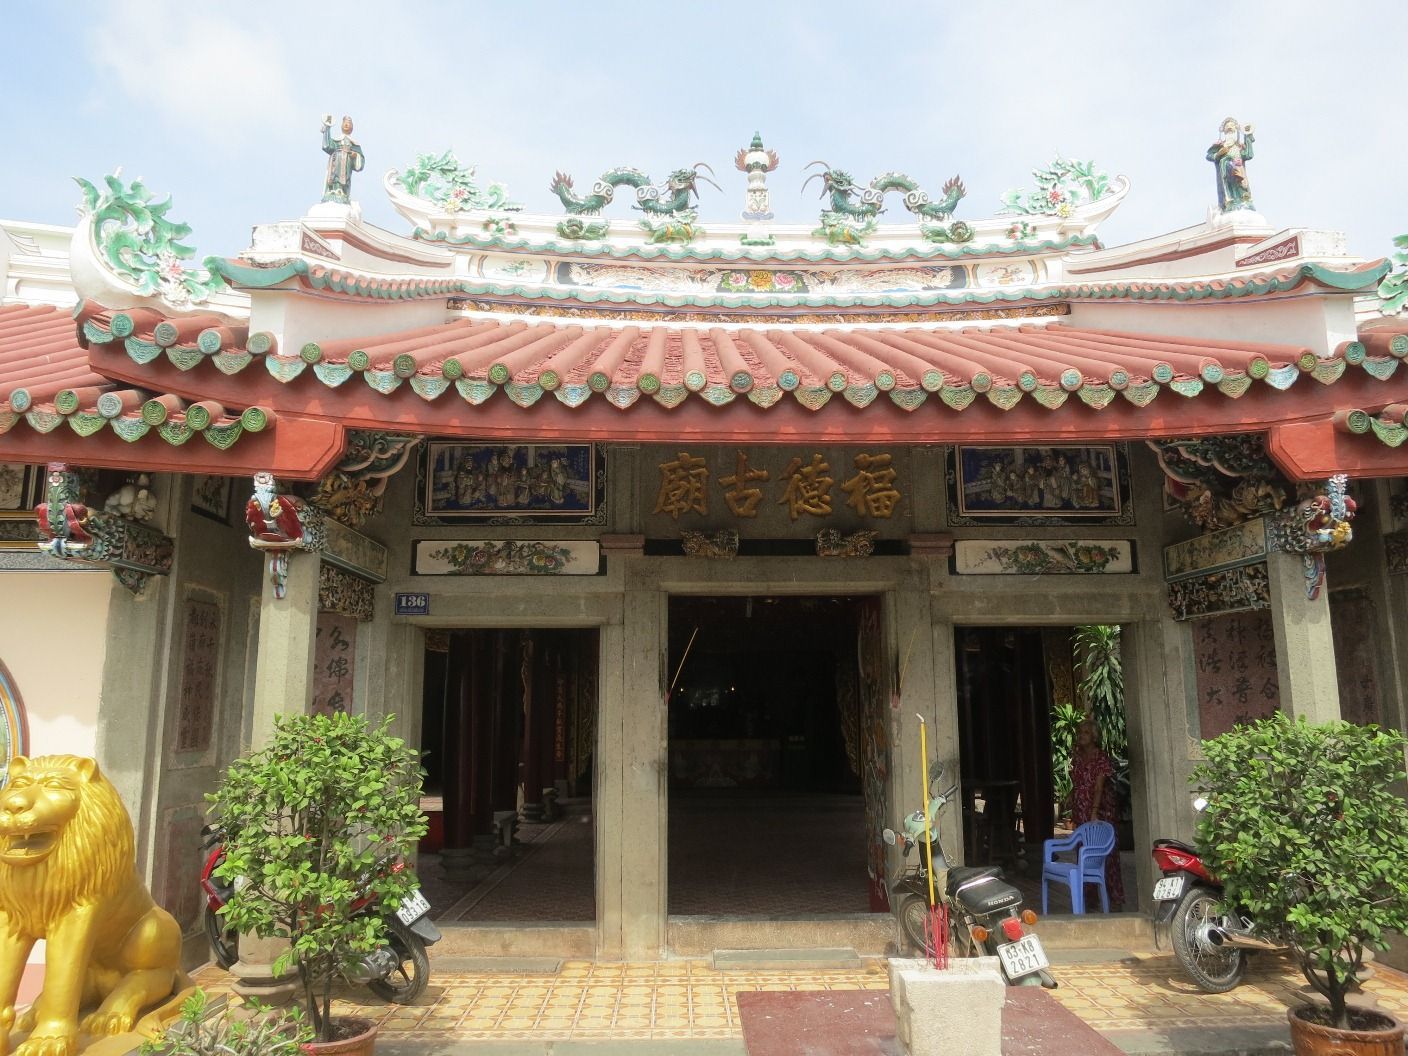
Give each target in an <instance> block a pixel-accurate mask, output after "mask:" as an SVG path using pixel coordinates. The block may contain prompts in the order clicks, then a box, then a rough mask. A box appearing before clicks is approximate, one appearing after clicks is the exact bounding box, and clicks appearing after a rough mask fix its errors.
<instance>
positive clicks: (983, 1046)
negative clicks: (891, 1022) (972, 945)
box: [890, 957, 1007, 1056]
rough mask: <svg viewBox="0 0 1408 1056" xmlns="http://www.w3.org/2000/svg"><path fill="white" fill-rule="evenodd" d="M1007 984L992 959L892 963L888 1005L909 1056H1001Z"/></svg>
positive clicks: (900, 960) (894, 960)
mask: <svg viewBox="0 0 1408 1056" xmlns="http://www.w3.org/2000/svg"><path fill="white" fill-rule="evenodd" d="M1006 996H1007V984H1006V983H1004V982H1003V981H1002V969H1001V967H1000V966H999V964H998V960H997V958H996V957H972V958H958V959H955V960H951V961H950V962H949V967H948V968H946V969H944V970H943V971H939V970H937V969H936V968H934V967H933V965H931V964H930V963H929V962H928V961H924V960H916V959H907V958H899V957H894V958H891V959H890V1003H891V1004H892V1005H893V1006H894V1009H895V1022H896V1033H897V1034H898V1036H899V1039H900V1044H901V1045H903V1046H904V1051H905V1052H906V1053H908V1054H909V1056H1000V1054H1001V1052H1002V1003H1003V1000H1004V999H1005V998H1006Z"/></svg>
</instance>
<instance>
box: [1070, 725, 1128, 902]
mask: <svg viewBox="0 0 1408 1056" xmlns="http://www.w3.org/2000/svg"><path fill="white" fill-rule="evenodd" d="M1071 791H1072V793H1073V795H1074V798H1075V809H1074V810H1073V811H1072V812H1071V820H1072V823H1073V824H1074V825H1076V826H1080V825H1083V824H1085V822H1087V821H1108V822H1109V823H1110V824H1111V825H1114V826H1116V827H1117V828H1118V825H1119V796H1118V793H1117V792H1116V790H1115V768H1114V765H1113V764H1112V763H1111V762H1110V757H1109V756H1108V755H1106V754H1105V753H1104V752H1103V751H1101V750H1100V741H1099V738H1098V737H1097V736H1096V732H1095V720H1094V719H1093V718H1091V717H1090V716H1086V718H1085V720H1084V721H1083V722H1081V724H1080V726H1079V727H1078V728H1077V730H1076V750H1075V753H1074V754H1073V756H1072V758H1071ZM1105 889H1106V891H1107V892H1108V893H1109V896H1110V911H1111V912H1118V911H1119V910H1121V909H1123V908H1124V878H1123V877H1122V876H1121V875H1120V854H1119V846H1118V844H1116V847H1115V850H1113V851H1111V852H1110V855H1109V857H1107V858H1106V859H1105Z"/></svg>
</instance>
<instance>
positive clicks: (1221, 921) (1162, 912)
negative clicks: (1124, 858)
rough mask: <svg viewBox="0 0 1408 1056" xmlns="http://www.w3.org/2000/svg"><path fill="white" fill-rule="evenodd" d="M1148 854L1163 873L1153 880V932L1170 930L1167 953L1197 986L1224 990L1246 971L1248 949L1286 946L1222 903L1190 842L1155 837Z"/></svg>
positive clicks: (1218, 883) (1217, 884) (1215, 883)
mask: <svg viewBox="0 0 1408 1056" xmlns="http://www.w3.org/2000/svg"><path fill="white" fill-rule="evenodd" d="M1153 854H1154V864H1155V865H1156V866H1157V867H1158V869H1159V871H1160V872H1161V873H1163V879H1161V880H1159V881H1158V882H1157V883H1156V884H1154V902H1155V903H1156V904H1157V905H1158V910H1157V911H1156V912H1155V914H1154V937H1155V939H1156V940H1157V939H1158V938H1159V937H1160V935H1161V934H1162V933H1163V931H1165V930H1168V929H1171V930H1172V932H1173V954H1174V956H1175V957H1176V958H1177V959H1178V963H1179V964H1180V965H1181V966H1182V967H1183V970H1184V971H1185V972H1186V973H1187V974H1188V978H1190V979H1192V980H1193V982H1194V983H1196V984H1197V985H1198V987H1199V988H1200V989H1203V990H1206V991H1207V992H1208V993H1210V994H1223V993H1226V992H1227V991H1228V990H1231V989H1233V988H1234V987H1235V986H1236V985H1237V984H1238V983H1240V982H1241V981H1242V976H1243V975H1245V974H1246V970H1247V954H1248V953H1251V952H1255V951H1258V950H1284V949H1285V948H1286V946H1285V944H1284V943H1282V942H1281V941H1279V939H1277V938H1275V937H1274V936H1269V935H1267V934H1266V933H1265V929H1258V927H1257V925H1256V923H1255V922H1253V921H1252V920H1251V919H1250V918H1249V917H1247V916H1245V915H1244V914H1242V913H1241V912H1239V911H1238V910H1237V908H1236V907H1235V906H1228V905H1227V904H1226V899H1225V896H1224V892H1223V889H1222V882H1221V881H1220V880H1218V879H1217V877H1215V876H1213V875H1212V873H1211V872H1209V870H1208V868H1207V865H1206V864H1205V863H1204V862H1203V859H1202V856H1201V855H1200V854H1199V853H1198V851H1197V849H1196V848H1194V847H1190V846H1188V844H1186V843H1180V842H1179V841H1177V840H1155V841H1154V850H1153Z"/></svg>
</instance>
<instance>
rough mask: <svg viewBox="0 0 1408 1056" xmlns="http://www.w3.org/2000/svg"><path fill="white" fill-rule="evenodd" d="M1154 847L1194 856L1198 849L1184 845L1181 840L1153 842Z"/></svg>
mask: <svg viewBox="0 0 1408 1056" xmlns="http://www.w3.org/2000/svg"><path fill="white" fill-rule="evenodd" d="M1154 846H1155V847H1156V848H1157V847H1167V848H1168V849H1169V850H1172V851H1182V852H1183V853H1184V854H1192V855H1196V854H1197V853H1198V849H1197V848H1196V847H1193V846H1191V845H1189V844H1186V843H1184V842H1183V841H1182V840H1155V841H1154Z"/></svg>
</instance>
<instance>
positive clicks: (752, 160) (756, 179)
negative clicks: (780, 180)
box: [733, 132, 780, 246]
mask: <svg viewBox="0 0 1408 1056" xmlns="http://www.w3.org/2000/svg"><path fill="white" fill-rule="evenodd" d="M779 161H780V159H779V158H778V156H777V151H775V150H767V149H765V148H764V147H763V137H762V136H760V135H759V134H758V133H756V132H754V133H753V142H752V143H750V144H749V145H748V146H746V147H744V148H743V149H742V150H740V151H739V152H738V153H737V154H736V155H734V158H733V167H734V168H736V169H737V170H738V171H739V172H744V173H747V174H748V198H747V202H746V204H745V207H744V209H743V219H744V220H747V221H748V225H749V226H748V231H747V233H746V234H743V235H741V236H739V240H740V241H741V242H742V243H743V244H744V245H745V246H770V245H772V244H773V243H774V241H775V240H774V239H773V238H772V236H771V235H769V234H768V232H767V228H766V227H764V226H763V223H764V221H767V220H771V219H772V216H773V214H772V201H771V195H770V194H769V193H768V173H770V172H772V170H773V169H775V168H777V166H778V162H779Z"/></svg>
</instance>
